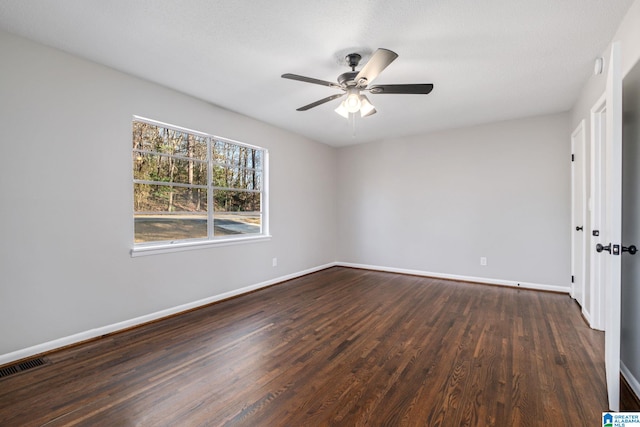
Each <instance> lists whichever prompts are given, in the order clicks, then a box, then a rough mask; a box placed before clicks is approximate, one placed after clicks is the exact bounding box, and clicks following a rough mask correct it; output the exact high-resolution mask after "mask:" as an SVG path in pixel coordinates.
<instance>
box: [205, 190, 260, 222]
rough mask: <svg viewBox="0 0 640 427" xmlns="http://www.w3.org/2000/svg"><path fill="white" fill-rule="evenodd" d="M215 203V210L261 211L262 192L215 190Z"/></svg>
mask: <svg viewBox="0 0 640 427" xmlns="http://www.w3.org/2000/svg"><path fill="white" fill-rule="evenodd" d="M213 203H214V206H213V208H214V212H260V193H254V192H249V191H230V190H214V191H213ZM216 217H218V216H217V215H216Z"/></svg>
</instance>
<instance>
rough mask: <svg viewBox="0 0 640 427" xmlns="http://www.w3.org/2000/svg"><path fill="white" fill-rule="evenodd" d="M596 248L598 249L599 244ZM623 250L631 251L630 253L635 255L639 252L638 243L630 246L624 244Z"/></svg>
mask: <svg viewBox="0 0 640 427" xmlns="http://www.w3.org/2000/svg"><path fill="white" fill-rule="evenodd" d="M596 250H597V246H596ZM622 252H629V255H635V254H636V252H638V248H636V245H631V246H629V247H626V246H623V247H622Z"/></svg>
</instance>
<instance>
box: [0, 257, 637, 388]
mask: <svg viewBox="0 0 640 427" xmlns="http://www.w3.org/2000/svg"><path fill="white" fill-rule="evenodd" d="M334 266H339V267H352V268H362V269H365V270H374V271H387V272H391V273H401V274H411V275H414V276H425V277H434V278H438V279H448V280H458V281H464V282H475V283H484V284H489V285H501V286H509V287H515V288H522V289H534V290H541V291H553V292H562V293H567V294H568V293H569V290H570V288H568V287H566V286H555V285H542V284H536V283H528V282H517V281H511V280H499V279H487V278H482V277H471V276H460V275H457V274H443V273H433V272H428V271H422V270H409V269H404V268H394V267H381V266H375V265H367V264H355V263H349V262H330V263H327V264H324V265H320V266H317V267H312V268H309V269H306V270H303V271H299V272H296V273H291V274H287V275H285V276H280V277H276V278H274V279H270V280H267V281H264V282H260V283H257V284H254V285H249V286H245V287H243V288H239V289H235V290H233V291H229V292H225V293H222V294H219V295H214V296H211V297H208V298H204V299H201V300H198V301H193V302H190V303H186V304H182V305H179V306H176V307H171V308H168V309H165V310H160V311H156V312H155V313H151V314H147V315H144V316H140V317H136V318H133V319H129V320H124V321H122V322H118V323H114V324H111V325H106V326H101V327H99V328H95V329H90V330H88V331H84V332H79V333H77V334H74V335H69V336H66V337H63V338H58V339H55V340H52V341H48V342H45V343H42V344H37V345H34V346H31V347H27V348H23V349H20V350H16V351H13V352H11V353H6V354H0V365H4V364H7V363H11V362H13V361H16V360H20V359H25V358H28V357H31V356H34V355H36V354H42V353H46V352H49V351H53V350H56V349H60V348H62V347H66V346H69V345H73V344H78V343H80V342H82V341H87V340H90V339H93V338H97V337H100V336H102V335H107V334H112V333H115V332H118V331H122V330H124V329H129V328H132V327H135V326H140V325H142V324H145V323H148V322H151V321H154V320H158V319H162V318H164V317H168V316H172V315H175V314H179V313H182V312H185V311H188V310H192V309H194V308H198V307H202V306H205V305H207V304H211V303H214V302H217V301H221V300H224V299H227V298H231V297H235V296H238V295H242V294H245V293H248V292H251V291H255V290H257V289H261V288H265V287H267V286H271V285H275V284H277V283H280V282H285V281H287V280H291V279H295V278H297V277H300V276H305V275H307V274H311V273H315V272H317V271H320V270H325V269H327V268H330V267H334ZM631 378H633V377H632V376H631ZM634 381H635V380H634ZM630 384H631V382H630ZM635 384H637V381H636V382H635Z"/></svg>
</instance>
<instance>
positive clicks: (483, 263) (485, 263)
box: [480, 256, 487, 266]
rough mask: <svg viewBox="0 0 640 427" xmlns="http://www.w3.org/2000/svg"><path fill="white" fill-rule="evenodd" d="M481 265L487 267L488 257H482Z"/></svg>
mask: <svg viewBox="0 0 640 427" xmlns="http://www.w3.org/2000/svg"><path fill="white" fill-rule="evenodd" d="M480 265H484V266H486V265H487V257H486V256H481V257H480Z"/></svg>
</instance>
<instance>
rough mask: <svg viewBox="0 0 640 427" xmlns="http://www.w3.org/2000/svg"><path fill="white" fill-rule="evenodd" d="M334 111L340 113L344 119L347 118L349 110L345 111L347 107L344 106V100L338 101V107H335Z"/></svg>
mask: <svg viewBox="0 0 640 427" xmlns="http://www.w3.org/2000/svg"><path fill="white" fill-rule="evenodd" d="M335 112H336V113H338V114H340V115H341V116H342V117H344V118H345V119H348V118H349V112H348V111H347V109H346V108H345V106H344V101H342V102H341V103H340V105H338V108H336V109H335Z"/></svg>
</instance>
